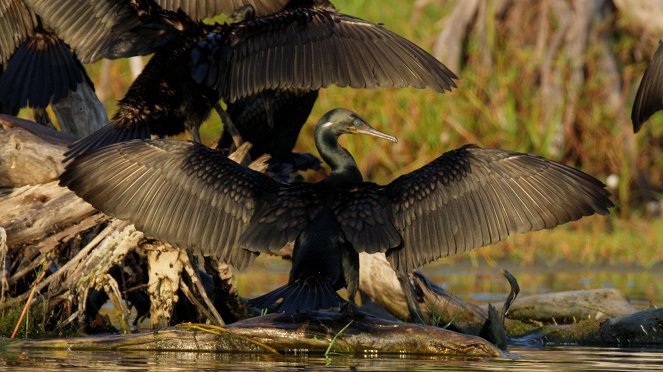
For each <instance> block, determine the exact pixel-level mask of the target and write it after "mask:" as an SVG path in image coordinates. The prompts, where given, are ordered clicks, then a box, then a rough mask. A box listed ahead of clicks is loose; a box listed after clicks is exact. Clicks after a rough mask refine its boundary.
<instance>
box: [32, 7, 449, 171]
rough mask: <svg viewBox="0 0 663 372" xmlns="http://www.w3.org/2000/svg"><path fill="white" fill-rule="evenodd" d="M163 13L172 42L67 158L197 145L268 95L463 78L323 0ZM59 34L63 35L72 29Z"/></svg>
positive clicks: (441, 87) (427, 84)
mask: <svg viewBox="0 0 663 372" xmlns="http://www.w3.org/2000/svg"><path fill="white" fill-rule="evenodd" d="M26 1H30V2H32V3H40V4H43V6H44V7H50V8H53V7H54V5H51V3H69V2H71V1H73V0H62V1H53V0H26ZM79 1H80V0H79ZM108 1H109V0H106V1H102V2H101V3H106V2H108ZM43 10H44V13H45V14H51V13H53V12H54V10H53V9H50V11H47V10H49V9H43ZM155 12H156V11H155V10H153V11H144V13H146V14H148V13H151V14H154V13H155ZM158 13H159V14H160V15H161V20H160V22H161V23H162V24H163V25H162V26H161V28H160V30H161V31H163V30H164V29H165V30H167V32H166V31H163V32H164V33H165V34H166V35H167V36H168V37H170V38H171V39H170V41H169V42H167V43H166V44H165V45H163V46H161V47H159V48H157V51H156V53H155V55H154V56H153V57H152V59H151V60H150V62H149V63H148V64H147V66H146V67H145V70H144V72H143V74H142V75H144V76H140V77H139V78H138V79H137V80H136V82H134V84H133V85H132V86H131V88H130V89H129V92H127V95H126V96H125V98H124V99H123V100H122V101H120V106H119V109H118V111H117V112H116V114H115V115H114V116H113V118H112V119H111V123H110V125H109V126H107V127H105V128H102V129H100V130H99V131H98V132H95V133H93V134H91V135H90V136H88V137H86V138H84V139H82V140H80V141H79V142H77V143H76V144H74V145H73V147H72V148H71V150H70V151H69V153H68V154H67V156H68V158H72V157H75V156H77V155H80V154H81V153H83V152H85V151H88V150H90V149H93V148H97V147H101V146H104V145H107V144H109V143H113V142H118V141H123V140H127V139H132V138H147V137H149V135H150V134H158V135H170V134H173V133H177V132H181V131H183V130H184V126H186V127H187V128H188V129H191V130H192V132H193V133H194V139H195V138H196V135H195V134H196V133H197V127H198V125H200V123H201V122H202V121H203V120H204V119H205V118H206V117H207V116H208V115H209V113H210V111H211V108H212V107H213V106H214V105H215V104H216V103H217V102H218V101H219V99H220V98H222V99H224V100H225V101H226V102H229V103H232V102H234V101H236V100H239V99H241V98H243V97H248V96H251V95H255V94H256V93H260V92H262V91H265V90H282V89H285V90H292V89H301V90H309V91H310V90H318V89H320V88H323V87H326V86H329V85H332V84H335V85H338V86H350V87H353V88H376V87H406V86H412V87H416V88H431V89H433V90H435V91H438V92H443V91H445V90H450V89H451V88H452V87H454V86H455V84H454V82H453V79H455V78H456V76H455V75H454V74H453V73H452V72H451V71H450V70H449V69H447V68H446V67H445V66H444V65H443V64H442V63H440V62H439V61H437V60H436V59H435V58H434V57H433V56H431V55H430V54H428V53H427V52H425V51H424V50H423V49H421V48H419V47H418V46H416V45H415V44H413V43H412V42H410V41H408V40H406V39H405V38H403V37H401V36H398V35H397V34H395V33H393V32H391V31H389V30H387V29H385V28H384V27H382V26H379V25H375V24H372V23H369V22H367V21H364V20H361V19H359V18H355V17H352V16H349V15H345V14H342V13H339V12H337V11H336V9H335V8H334V7H333V6H332V5H331V4H330V3H329V2H328V1H325V0H291V1H290V2H289V3H288V5H287V6H286V7H285V9H283V10H281V11H279V12H277V13H274V14H271V15H266V16H262V17H253V16H250V15H249V16H248V17H247V19H245V20H243V21H239V22H235V23H232V24H224V25H206V24H203V23H200V22H196V21H193V20H191V19H189V18H188V17H187V16H186V15H184V14H183V13H174V12H167V11H163V10H162V11H159V12H158ZM145 17H147V16H144V17H143V18H145ZM64 19H65V20H67V19H70V17H64ZM146 19H155V17H151V18H150V17H147V18H146ZM156 19H159V18H158V17H157V18H156ZM63 23H65V24H69V23H74V22H73V21H71V20H69V21H66V22H65V21H63ZM83 26H87V24H85V25H83ZM72 27H73V26H72ZM90 27H93V26H90ZM154 27H155V26H152V28H154ZM143 28H145V27H143ZM58 34H62V35H65V36H66V35H67V34H68V32H67V29H66V28H65V29H64V30H61V31H60V30H58ZM65 36H63V38H64V40H65V41H67V42H69V40H68V39H67V38H66V37H65ZM72 38H73V41H78V42H81V43H82V42H83V41H86V40H87V39H85V38H82V39H81V38H79V39H80V40H79V39H77V38H75V37H72ZM73 41H72V42H73Z"/></svg>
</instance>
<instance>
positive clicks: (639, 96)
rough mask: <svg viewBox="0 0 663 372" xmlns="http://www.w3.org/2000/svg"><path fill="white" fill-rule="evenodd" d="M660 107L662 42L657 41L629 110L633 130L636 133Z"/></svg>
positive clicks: (662, 94) (661, 97)
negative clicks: (631, 108) (656, 46)
mask: <svg viewBox="0 0 663 372" xmlns="http://www.w3.org/2000/svg"><path fill="white" fill-rule="evenodd" d="M662 41H663V40H662ZM661 109H663V42H659V45H658V49H656V52H655V53H654V56H653V57H652V59H651V62H649V66H647V69H646V70H645V74H644V75H643V76H642V81H641V82H640V86H639V87H638V93H636V95H635V102H633V111H632V112H631V121H632V122H633V132H635V133H637V132H638V131H639V130H640V128H641V127H642V125H643V124H644V123H645V121H647V119H649V117H650V116H652V115H654V113H656V111H658V110H661Z"/></svg>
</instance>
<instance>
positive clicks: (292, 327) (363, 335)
mask: <svg viewBox="0 0 663 372" xmlns="http://www.w3.org/2000/svg"><path fill="white" fill-rule="evenodd" d="M348 324H349V326H348ZM346 326H347V328H345V330H343V328H344V327H346ZM203 329H205V330H207V332H205V331H202V330H203ZM341 330H343V331H342V332H341ZM335 336H337V338H336V340H335V341H334V343H333V345H332V347H331V348H330V351H332V352H335V353H343V354H365V353H371V354H399V355H401V354H427V355H471V356H481V357H496V356H500V355H501V352H500V351H499V350H498V349H497V348H495V347H494V346H493V345H491V344H490V343H489V342H487V341H485V340H484V339H482V338H479V337H474V336H467V335H462V334H460V333H456V332H452V331H447V330H444V329H440V328H437V327H430V326H422V325H414V324H407V323H402V322H392V321H386V320H381V319H378V318H373V317H363V316H358V317H355V318H354V319H350V318H348V317H347V316H345V315H343V314H338V313H314V316H304V315H298V316H287V315H281V314H270V315H266V316H262V317H256V318H251V319H247V320H244V321H240V322H236V323H233V324H230V325H228V326H226V327H224V328H220V327H205V326H195V325H192V326H189V327H184V326H180V327H177V328H174V329H173V328H170V329H164V330H160V331H155V332H149V333H139V334H132V335H129V336H102V337H82V338H69V339H56V340H36V341H17V342H7V343H5V345H4V346H3V347H6V348H22V349H24V348H51V349H67V350H81V349H86V350H95V349H97V350H101V349H103V350H123V351H135V350H156V351H163V350H178V351H185V350H195V351H216V352H251V353H255V352H263V353H265V352H273V351H277V352H279V353H293V352H297V353H302V352H308V353H324V352H325V351H326V350H327V348H328V347H329V345H330V343H331V342H332V339H333V338H334V337H335Z"/></svg>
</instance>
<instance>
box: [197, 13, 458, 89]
mask: <svg viewBox="0 0 663 372" xmlns="http://www.w3.org/2000/svg"><path fill="white" fill-rule="evenodd" d="M223 33H228V34H229V36H226V35H225V34H224V35H222V34H223ZM223 43H226V44H225V45H224V44H223ZM227 45H228V46H227ZM192 56H193V76H194V79H196V81H197V82H199V83H203V84H207V85H209V86H213V87H216V88H217V89H219V92H220V93H221V95H222V96H223V97H225V98H226V99H227V100H230V101H235V100H237V99H239V98H242V97H246V96H249V95H252V94H254V93H256V92H259V91H261V90H264V89H283V88H301V89H310V90H316V89H319V88H323V87H327V86H330V85H338V86H341V87H345V86H349V87H352V88H377V87H395V88H401V87H407V86H411V87H415V88H431V89H433V90H435V91H438V92H443V91H445V90H451V88H452V87H455V83H454V81H453V79H455V78H456V76H455V75H454V74H453V72H451V71H450V70H449V69H448V68H447V67H446V66H444V65H443V64H442V63H440V62H439V61H438V60H437V59H435V57H433V56H431V55H430V54H429V53H427V52H426V51H424V50H423V49H421V48H420V47H418V46H417V45H415V44H414V43H412V42H410V41H408V40H407V39H405V38H403V37H401V36H399V35H397V34H395V33H393V32H391V31H389V30H387V29H386V28H384V27H382V26H380V25H376V24H373V23H370V22H367V21H364V20H362V19H360V18H356V17H352V16H349V15H345V14H342V13H339V12H337V11H336V10H335V9H333V8H332V7H329V6H316V7H310V8H309V7H300V8H292V9H291V8H288V9H286V10H284V11H281V12H278V13H275V14H272V15H269V16H265V17H256V18H252V19H249V20H245V21H242V22H237V23H234V24H232V25H231V26H230V27H227V28H222V31H219V33H216V34H215V33H210V34H209V35H208V38H207V40H205V41H203V42H200V43H199V44H198V46H197V49H194V51H193V53H192Z"/></svg>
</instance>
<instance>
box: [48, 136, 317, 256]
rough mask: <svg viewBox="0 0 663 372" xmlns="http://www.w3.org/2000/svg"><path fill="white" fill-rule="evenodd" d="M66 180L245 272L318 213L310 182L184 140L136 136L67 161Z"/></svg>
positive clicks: (92, 199)
mask: <svg viewBox="0 0 663 372" xmlns="http://www.w3.org/2000/svg"><path fill="white" fill-rule="evenodd" d="M60 184H61V185H62V186H67V187H68V188H70V189H71V190H73V191H74V192H75V193H76V194H77V195H79V196H80V197H82V198H83V199H85V200H86V201H87V202H89V203H90V204H92V205H93V206H95V207H96V208H98V209H99V210H101V211H102V212H104V213H107V214H109V215H111V216H114V217H117V218H120V219H126V220H129V221H131V222H133V223H134V224H135V225H136V227H137V228H138V229H139V230H142V231H144V232H145V233H147V234H148V235H150V236H153V237H156V238H158V239H161V240H164V241H167V242H170V243H172V244H175V245H177V246H179V247H182V248H188V249H191V250H193V251H196V252H199V253H201V254H203V255H207V256H214V257H217V258H219V259H221V260H223V261H225V262H227V263H229V264H231V265H233V266H235V267H236V268H238V269H242V268H244V267H245V266H246V265H247V264H248V263H249V262H250V261H251V259H252V258H253V257H254V256H255V255H256V253H259V252H267V251H269V250H270V249H272V250H278V249H280V248H281V247H282V246H283V245H284V244H285V243H287V242H288V240H292V239H294V237H296V234H297V233H299V231H301V229H303V227H304V226H305V224H306V223H307V222H308V220H309V219H310V218H311V217H312V216H310V215H307V214H306V213H307V211H309V210H310V209H311V208H306V205H307V203H309V202H307V201H308V200H310V199H311V197H310V193H309V192H308V190H306V188H308V187H309V185H307V184H299V186H298V184H294V185H287V184H282V183H279V182H277V181H275V180H273V179H271V178H270V177H268V176H266V175H264V174H262V173H259V172H255V171H253V170H251V169H249V168H246V167H243V166H241V165H238V164H236V163H235V162H233V161H231V160H229V159H228V158H226V157H225V156H223V155H222V154H221V153H220V152H218V151H215V150H212V149H210V148H208V147H205V146H203V145H200V144H196V143H190V142H184V141H167V140H134V141H129V142H123V143H117V144H114V145H111V146H107V147H104V148H101V149H99V150H95V151H92V152H90V153H87V154H85V155H83V156H80V157H78V158H76V159H74V161H72V162H71V163H69V164H68V165H67V167H66V170H65V172H64V173H63V174H62V175H61V176H60ZM310 203H314V202H310ZM302 206H303V207H302ZM290 207H294V208H290ZM302 224H303V225H302ZM263 228H265V229H263ZM247 229H249V230H250V231H249V232H251V234H250V235H247V236H248V238H245V239H243V240H242V242H241V244H240V239H241V238H242V236H243V235H245V232H247ZM263 230H264V231H266V232H264V231H263Z"/></svg>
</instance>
